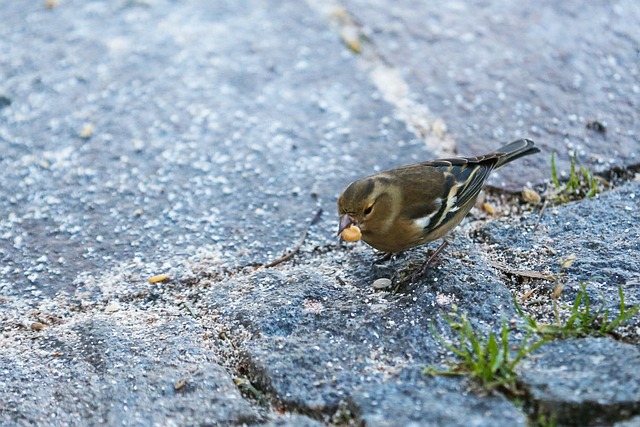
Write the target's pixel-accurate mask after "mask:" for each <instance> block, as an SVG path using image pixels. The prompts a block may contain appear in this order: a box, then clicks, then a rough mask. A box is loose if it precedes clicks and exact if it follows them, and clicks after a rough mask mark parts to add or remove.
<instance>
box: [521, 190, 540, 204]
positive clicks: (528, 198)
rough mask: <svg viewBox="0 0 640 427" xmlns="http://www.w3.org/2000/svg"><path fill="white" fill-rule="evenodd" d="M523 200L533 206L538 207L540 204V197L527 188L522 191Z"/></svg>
mask: <svg viewBox="0 0 640 427" xmlns="http://www.w3.org/2000/svg"><path fill="white" fill-rule="evenodd" d="M522 198H523V199H524V201H525V202H527V203H530V204H532V205H537V204H538V203H540V195H539V194H538V193H536V192H535V191H533V190H532V189H530V188H525V189H524V190H522Z"/></svg>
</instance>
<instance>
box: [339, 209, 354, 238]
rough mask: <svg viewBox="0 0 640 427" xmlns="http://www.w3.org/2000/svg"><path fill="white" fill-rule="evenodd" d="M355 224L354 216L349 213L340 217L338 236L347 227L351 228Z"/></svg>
mask: <svg viewBox="0 0 640 427" xmlns="http://www.w3.org/2000/svg"><path fill="white" fill-rule="evenodd" d="M352 225H353V218H351V217H350V216H349V215H348V214H344V215H342V216H341V217H340V226H339V227H338V236H339V235H340V234H342V231H343V230H344V229H345V228H349V227H351V226H352Z"/></svg>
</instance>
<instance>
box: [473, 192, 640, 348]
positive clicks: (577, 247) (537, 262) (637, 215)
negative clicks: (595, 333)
mask: <svg viewBox="0 0 640 427" xmlns="http://www.w3.org/2000/svg"><path fill="white" fill-rule="evenodd" d="M536 220H537V213H536V215H532V216H530V217H528V218H527V219H524V220H523V222H519V223H517V224H516V223H515V221H513V220H510V219H505V220H502V221H495V222H493V223H491V224H489V225H487V226H486V227H484V228H483V229H481V230H480V231H479V232H478V237H480V238H481V239H482V240H485V241H486V242H488V243H489V245H490V248H489V249H490V250H491V251H494V250H495V249H498V250H497V251H496V252H499V253H500V255H499V257H495V253H494V252H490V253H489V256H494V260H496V261H498V260H500V261H502V263H503V264H505V265H509V266H511V267H513V268H514V269H519V268H525V269H530V270H534V271H540V272H545V273H558V272H560V263H561V261H562V260H563V259H565V258H566V257H567V256H569V255H572V254H573V255H575V257H576V259H575V261H574V262H573V264H572V265H571V266H570V267H569V268H568V269H566V270H565V272H566V273H567V275H568V278H569V281H568V286H567V287H566V288H565V292H563V294H564V301H566V302H571V301H573V299H574V298H575V295H576V292H577V291H578V290H579V289H580V288H579V286H578V283H579V282H580V281H582V282H583V283H586V285H587V293H588V295H589V298H590V300H591V302H592V304H593V309H594V310H596V309H598V308H599V306H601V305H603V304H604V308H606V309H609V310H611V312H612V314H617V313H618V312H619V305H620V301H619V297H618V290H619V288H622V291H623V292H624V295H625V304H627V305H638V304H640V264H639V263H638V262H637V260H638V259H640V227H638V224H639V223H640V182H638V181H636V182H631V183H628V184H626V185H623V186H621V187H619V188H616V189H614V190H612V191H609V192H607V193H604V194H601V195H599V196H598V197H596V198H593V199H590V200H582V201H579V202H574V203H569V204H566V205H562V206H559V207H556V208H552V209H548V210H547V211H546V213H544V215H543V217H542V219H541V221H540V224H539V226H538V228H537V229H536V230H535V232H533V231H532V229H533V225H534V224H535V222H536ZM492 253H493V254H494V255H491V254H492ZM631 325H635V327H639V326H640V316H636V317H635V318H634V319H633V320H632V322H631ZM632 338H633V340H634V341H635V342H640V329H637V330H636V331H635V332H632Z"/></svg>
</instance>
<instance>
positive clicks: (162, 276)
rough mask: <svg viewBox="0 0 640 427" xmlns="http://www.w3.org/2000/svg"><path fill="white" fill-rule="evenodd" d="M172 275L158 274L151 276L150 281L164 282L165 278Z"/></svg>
mask: <svg viewBox="0 0 640 427" xmlns="http://www.w3.org/2000/svg"><path fill="white" fill-rule="evenodd" d="M170 277H171V276H169V275H168V274H158V275H157V276H153V277H149V283H158V282H164V281H165V280H168V279H169V278H170Z"/></svg>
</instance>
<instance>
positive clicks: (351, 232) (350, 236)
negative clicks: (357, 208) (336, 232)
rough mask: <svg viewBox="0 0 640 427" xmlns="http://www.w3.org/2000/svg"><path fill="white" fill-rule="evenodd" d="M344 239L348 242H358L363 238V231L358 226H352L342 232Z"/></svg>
mask: <svg viewBox="0 0 640 427" xmlns="http://www.w3.org/2000/svg"><path fill="white" fill-rule="evenodd" d="M342 238H343V239H344V240H346V241H347V242H357V241H358V240H360V239H361V238H362V231H360V227H358V226H357V225H352V226H351V227H349V228H345V229H344V230H342Z"/></svg>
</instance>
